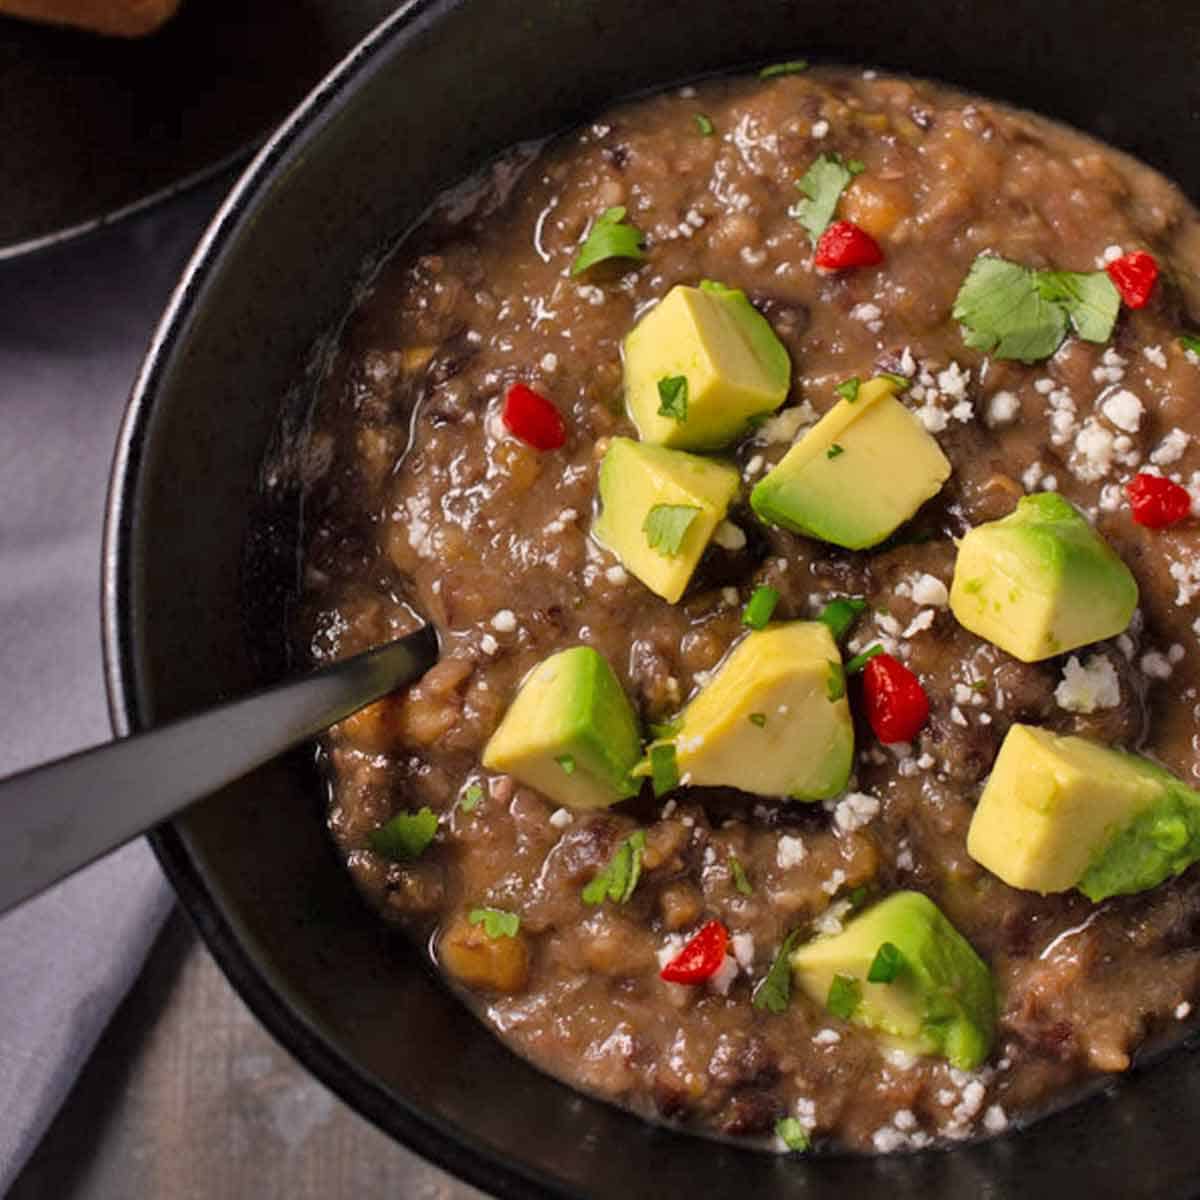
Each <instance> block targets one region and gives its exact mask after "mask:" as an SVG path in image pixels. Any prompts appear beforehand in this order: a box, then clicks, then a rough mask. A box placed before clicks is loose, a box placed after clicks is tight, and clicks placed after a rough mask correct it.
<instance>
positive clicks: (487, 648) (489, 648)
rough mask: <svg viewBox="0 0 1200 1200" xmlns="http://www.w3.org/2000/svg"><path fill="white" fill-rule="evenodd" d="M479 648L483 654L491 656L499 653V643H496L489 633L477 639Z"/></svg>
mask: <svg viewBox="0 0 1200 1200" xmlns="http://www.w3.org/2000/svg"><path fill="white" fill-rule="evenodd" d="M479 648H480V650H482V651H483V652H484V654H488V655H492V654H496V653H498V652H499V650H500V643H499V642H498V641H496V639H495V638H494V637H492V635H491V634H490V633H485V634H484V635H483V637H481V638H480V639H479Z"/></svg>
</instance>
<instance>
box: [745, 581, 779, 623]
mask: <svg viewBox="0 0 1200 1200" xmlns="http://www.w3.org/2000/svg"><path fill="white" fill-rule="evenodd" d="M778 603H779V592H778V590H777V589H776V588H773V587H767V586H766V585H763V586H762V587H756V588H755V589H754V591H753V592H752V593H751V594H750V599H749V600H748V601H747V602H746V607H745V608H744V609H743V610H742V624H743V625H746V626H749V628H751V629H765V628H766V626H767V622H768V621H769V620H770V619H771V615H772V614H773V613H774V612H775V605H777V604H778Z"/></svg>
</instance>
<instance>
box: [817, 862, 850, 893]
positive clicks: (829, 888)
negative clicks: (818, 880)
mask: <svg viewBox="0 0 1200 1200" xmlns="http://www.w3.org/2000/svg"><path fill="white" fill-rule="evenodd" d="M845 882H846V872H845V871H843V870H842V868H841V867H835V868H834V871H833V874H832V875H830V876H829V878H828V879H826V880H824V881H823V882H822V884H821V891H823V892H824V893H825V895H827V896H836V895H837V894H838V892H839V891H841V887H842V884H843V883H845Z"/></svg>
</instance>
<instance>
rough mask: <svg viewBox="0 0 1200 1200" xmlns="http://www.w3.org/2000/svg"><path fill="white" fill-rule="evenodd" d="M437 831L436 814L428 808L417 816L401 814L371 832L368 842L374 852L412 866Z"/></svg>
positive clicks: (418, 812) (418, 811)
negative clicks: (410, 863) (413, 860)
mask: <svg viewBox="0 0 1200 1200" xmlns="http://www.w3.org/2000/svg"><path fill="white" fill-rule="evenodd" d="M437 827H438V819H437V813H435V812H434V811H433V810H432V809H431V808H429V807H428V806H426V807H425V808H421V809H418V810H417V811H416V812H415V813H407V812H405V813H398V814H397V815H396V816H394V817H393V818H392V819H391V820H390V821H388V822H387V824H386V825H381V826H380V827H379V828H378V829H372V830H371V832H370V833H368V834H367V841H368V843H369V844H370V846H371V849H372V850H374V851H375V853H376V854H382V855H383V856H384V858H390V859H392V860H393V861H394V862H410V861H411V860H412V859H414V858H417V857H419V856H420V855H421V853H422V852H423V851H424V850H425V848H426V847H427V846H428V845H429V843H430V842H432V841H433V838H434V835H435V834H436V833H437Z"/></svg>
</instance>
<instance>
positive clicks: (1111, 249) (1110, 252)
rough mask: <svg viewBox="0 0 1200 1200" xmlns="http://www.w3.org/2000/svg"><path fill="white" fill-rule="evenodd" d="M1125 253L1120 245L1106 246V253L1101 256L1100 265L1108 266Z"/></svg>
mask: <svg viewBox="0 0 1200 1200" xmlns="http://www.w3.org/2000/svg"><path fill="white" fill-rule="evenodd" d="M1124 253H1125V251H1124V250H1122V249H1121V247H1120V246H1105V247H1104V253H1103V254H1102V255H1101V256H1100V265H1101V266H1102V267H1107V266H1108V264H1109V263H1110V262H1116V261H1117V259H1118V258H1120V257H1121V256H1122V255H1123V254H1124Z"/></svg>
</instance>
